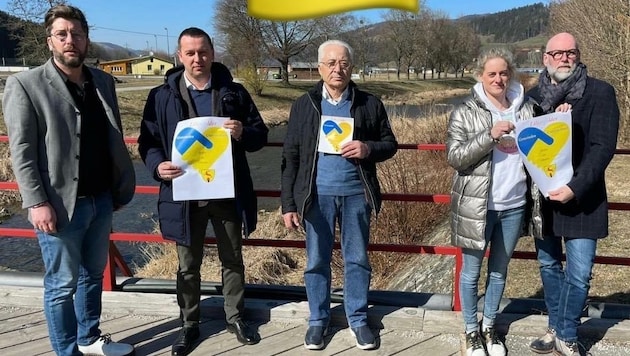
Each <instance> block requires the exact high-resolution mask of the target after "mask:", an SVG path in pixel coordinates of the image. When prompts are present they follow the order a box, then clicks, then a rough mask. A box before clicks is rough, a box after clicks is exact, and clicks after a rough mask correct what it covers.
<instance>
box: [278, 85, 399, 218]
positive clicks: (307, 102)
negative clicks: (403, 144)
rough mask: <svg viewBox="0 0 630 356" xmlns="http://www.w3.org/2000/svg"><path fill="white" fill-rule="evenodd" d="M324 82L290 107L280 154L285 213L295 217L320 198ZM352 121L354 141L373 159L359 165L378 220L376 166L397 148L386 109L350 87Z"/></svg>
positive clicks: (377, 101)
mask: <svg viewBox="0 0 630 356" xmlns="http://www.w3.org/2000/svg"><path fill="white" fill-rule="evenodd" d="M323 85H324V82H323V81H319V83H317V85H315V87H313V88H312V89H310V90H309V91H308V92H307V93H306V94H304V95H303V96H301V97H300V98H298V99H297V100H296V101H295V102H294V103H293V106H292V107H291V114H290V116H289V126H288V129H287V135H286V137H285V139H284V145H283V153H282V178H281V181H282V190H281V200H282V213H283V214H285V213H288V212H297V213H299V214H300V215H301V216H302V217H304V214H305V212H306V211H307V210H308V209H309V207H310V204H311V201H312V198H313V196H314V194H315V192H316V189H315V181H316V178H315V174H316V172H317V169H316V165H317V144H318V139H319V131H320V130H319V124H320V120H321V116H322V109H321V103H322V90H323ZM349 91H350V100H351V101H352V106H351V108H350V114H351V115H352V117H353V118H354V133H353V137H352V139H353V140H359V141H362V142H364V143H365V144H367V145H368V147H369V149H370V153H369V155H368V156H367V157H366V158H364V159H361V160H358V161H357V167H358V169H359V175H360V177H361V182H362V183H363V186H364V187H365V193H366V199H367V200H368V202H369V204H370V206H371V207H372V209H373V210H374V213H375V214H378V212H379V211H380V209H381V200H382V198H381V189H380V185H379V182H378V179H377V176H376V163H377V162H382V161H385V160H386V159H388V158H391V157H392V156H393V155H394V154H396V150H397V147H398V142H397V141H396V137H395V136H394V133H393V132H392V128H391V126H390V124H389V119H388V117H387V112H386V111H385V107H384V106H383V103H382V102H381V101H380V100H379V99H378V98H377V97H375V96H374V95H372V94H369V93H367V92H364V91H362V90H359V88H358V87H357V86H356V84H355V83H354V82H352V81H351V82H350V84H349Z"/></svg>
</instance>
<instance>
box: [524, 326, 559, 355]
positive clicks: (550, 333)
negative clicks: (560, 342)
mask: <svg viewBox="0 0 630 356" xmlns="http://www.w3.org/2000/svg"><path fill="white" fill-rule="evenodd" d="M555 344H556V331H555V330H554V329H551V328H548V329H547V332H546V333H545V335H543V336H541V337H539V338H538V339H536V340H534V341H532V343H531V344H529V349H530V350H531V351H533V352H535V353H537V354H549V353H551V352H552V351H553V349H554V347H555Z"/></svg>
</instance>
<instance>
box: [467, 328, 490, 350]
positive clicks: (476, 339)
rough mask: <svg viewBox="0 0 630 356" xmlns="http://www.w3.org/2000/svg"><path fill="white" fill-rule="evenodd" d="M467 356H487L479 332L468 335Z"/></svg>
mask: <svg viewBox="0 0 630 356" xmlns="http://www.w3.org/2000/svg"><path fill="white" fill-rule="evenodd" d="M466 356H486V350H484V349H483V343H482V342H481V336H480V335H479V332H478V331H473V332H471V333H468V334H466Z"/></svg>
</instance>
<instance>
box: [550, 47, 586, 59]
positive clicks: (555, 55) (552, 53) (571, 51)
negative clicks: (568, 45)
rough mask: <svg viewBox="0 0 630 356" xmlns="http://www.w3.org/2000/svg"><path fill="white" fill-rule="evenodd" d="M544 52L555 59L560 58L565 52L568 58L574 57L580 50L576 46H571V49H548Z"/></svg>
mask: <svg viewBox="0 0 630 356" xmlns="http://www.w3.org/2000/svg"><path fill="white" fill-rule="evenodd" d="M545 54H547V55H550V56H551V58H553V59H555V60H556V61H557V60H560V59H562V56H564V55H565V54H566V55H567V58H568V59H576V58H577V56H578V55H579V54H580V50H579V49H577V48H573V49H568V50H566V51H563V50H556V51H549V52H545Z"/></svg>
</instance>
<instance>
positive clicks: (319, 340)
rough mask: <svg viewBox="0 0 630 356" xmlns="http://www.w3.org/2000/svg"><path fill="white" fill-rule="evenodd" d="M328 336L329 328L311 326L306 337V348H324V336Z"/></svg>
mask: <svg viewBox="0 0 630 356" xmlns="http://www.w3.org/2000/svg"><path fill="white" fill-rule="evenodd" d="M327 334H328V326H309V327H308V330H306V336H305V337H304V347H305V348H307V349H308V350H321V349H323V348H324V336H326V335H327Z"/></svg>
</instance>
